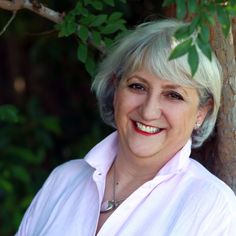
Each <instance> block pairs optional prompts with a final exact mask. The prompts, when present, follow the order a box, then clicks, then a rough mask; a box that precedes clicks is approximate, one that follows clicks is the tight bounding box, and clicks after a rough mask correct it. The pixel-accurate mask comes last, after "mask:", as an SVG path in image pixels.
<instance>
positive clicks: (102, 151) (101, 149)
mask: <svg viewBox="0 0 236 236" xmlns="http://www.w3.org/2000/svg"><path fill="white" fill-rule="evenodd" d="M117 144H118V133H117V131H115V132H113V133H112V134H110V135H109V136H107V137H106V138H105V139H103V140H102V141H101V142H100V143H98V144H97V145H96V146H95V147H94V148H92V149H91V150H90V151H89V152H88V154H87V155H86V156H85V161H87V163H88V164H89V165H90V166H92V167H93V168H94V169H96V170H97V171H99V172H101V173H104V174H106V173H107V172H108V170H109V168H110V166H111V165H112V163H113V161H114V159H115V156H116V154H117V146H118V145H117ZM191 144H192V141H191V139H189V140H188V142H187V143H186V144H185V145H184V146H183V148H181V149H180V150H179V151H178V152H177V153H176V154H175V155H174V156H173V157H172V158H171V159H170V160H169V161H168V162H167V163H166V164H165V165H164V166H163V167H162V168H161V170H160V171H159V172H158V173H157V176H160V175H169V174H174V173H178V172H181V171H183V170H185V169H186V168H187V166H188V164H189V156H190V153H191Z"/></svg>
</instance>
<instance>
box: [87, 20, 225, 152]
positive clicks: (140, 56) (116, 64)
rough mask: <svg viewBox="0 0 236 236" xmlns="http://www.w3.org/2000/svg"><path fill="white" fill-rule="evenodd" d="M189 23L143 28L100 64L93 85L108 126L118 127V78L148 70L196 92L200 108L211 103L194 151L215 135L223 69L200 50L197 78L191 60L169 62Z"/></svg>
mask: <svg viewBox="0 0 236 236" xmlns="http://www.w3.org/2000/svg"><path fill="white" fill-rule="evenodd" d="M184 25H186V23H183V22H179V21H176V20H162V21H154V22H148V23H144V24H141V25H139V26H137V27H136V28H135V29H134V30H132V31H130V32H129V33H128V34H127V35H126V36H124V37H123V38H121V39H120V40H119V41H118V42H116V43H115V45H114V47H113V49H112V50H111V52H110V53H109V54H108V56H107V57H106V58H105V59H104V60H103V62H102V63H101V64H100V67H99V71H98V73H97V75H96V77H95V80H94V82H93V84H92V89H93V90H94V91H95V92H96V96H97V99H98V104H99V109H100V114H101V117H102V119H103V120H104V122H105V123H107V124H108V125H111V126H113V127H115V121H114V109H113V98H114V92H115V87H116V85H115V83H114V78H115V79H116V80H118V82H119V81H120V80H121V79H122V78H123V77H124V76H127V75H129V74H132V73H133V72H135V71H137V70H139V69H147V70H148V71H150V72H151V73H153V74H154V75H157V76H158V77H159V78H161V79H163V80H168V81H171V82H174V83H176V84H179V85H182V86H190V87H193V88H196V89H197V91H198V94H199V100H200V104H199V106H200V107H201V106H204V105H206V104H207V102H208V101H209V99H212V101H213V107H212V109H211V110H210V111H209V112H208V114H207V116H206V118H205V120H204V122H203V124H202V125H201V127H200V128H199V129H198V130H193V132H192V147H199V146H201V145H202V143H203V142H204V141H205V140H206V139H207V137H208V136H209V135H210V134H211V132H212V130H213V128H214V126H215V122H216V118H217V113H218V110H219V106H220V98H221V88H222V72H221V66H220V64H219V62H218V60H217V58H216V57H215V55H214V54H213V55H212V60H211V61H210V60H209V59H208V58H207V57H206V56H205V55H204V54H203V53H202V52H201V51H200V50H198V54H199V66H198V70H197V72H196V74H195V75H194V77H192V75H191V70H190V67H189V64H188V60H187V56H186V55H185V56H182V57H180V58H177V59H174V60H171V61H169V60H168V57H169V55H170V52H171V50H172V49H173V48H174V47H175V46H176V45H177V44H178V43H179V42H178V41H177V40H176V39H175V38H174V36H173V35H174V33H175V32H176V30H177V29H178V28H179V27H181V26H184Z"/></svg>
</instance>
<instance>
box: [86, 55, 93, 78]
mask: <svg viewBox="0 0 236 236" xmlns="http://www.w3.org/2000/svg"><path fill="white" fill-rule="evenodd" d="M85 68H86V70H87V72H88V73H89V74H90V75H91V76H92V77H93V76H94V75H95V69H96V63H95V61H94V57H93V55H92V54H89V56H88V57H87V60H86V63H85Z"/></svg>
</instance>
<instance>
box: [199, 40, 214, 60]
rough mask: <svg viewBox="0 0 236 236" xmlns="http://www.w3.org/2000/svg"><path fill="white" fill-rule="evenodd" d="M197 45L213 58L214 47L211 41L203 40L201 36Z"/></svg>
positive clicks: (209, 57)
mask: <svg viewBox="0 0 236 236" xmlns="http://www.w3.org/2000/svg"><path fill="white" fill-rule="evenodd" d="M196 42H197V45H198V47H199V48H200V49H201V51H202V52H203V54H204V55H205V56H206V57H207V58H208V59H209V60H210V61H211V58H212V49H211V46H210V44H209V42H203V41H202V40H201V38H197V41H196Z"/></svg>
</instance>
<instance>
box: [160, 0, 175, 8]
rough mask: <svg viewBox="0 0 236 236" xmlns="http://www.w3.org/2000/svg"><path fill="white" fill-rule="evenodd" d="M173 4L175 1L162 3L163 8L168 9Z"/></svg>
mask: <svg viewBox="0 0 236 236" xmlns="http://www.w3.org/2000/svg"><path fill="white" fill-rule="evenodd" d="M172 3H175V0H165V1H164V2H163V3H162V7H167V6H169V5H170V4H172Z"/></svg>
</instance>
